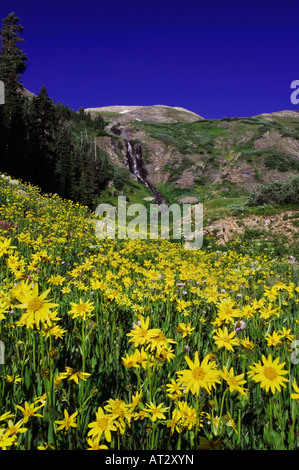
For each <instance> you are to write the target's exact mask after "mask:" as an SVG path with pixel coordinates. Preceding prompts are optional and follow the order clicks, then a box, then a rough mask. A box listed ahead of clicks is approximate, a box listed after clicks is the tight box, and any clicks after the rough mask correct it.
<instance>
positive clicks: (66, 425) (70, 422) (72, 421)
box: [55, 410, 78, 433]
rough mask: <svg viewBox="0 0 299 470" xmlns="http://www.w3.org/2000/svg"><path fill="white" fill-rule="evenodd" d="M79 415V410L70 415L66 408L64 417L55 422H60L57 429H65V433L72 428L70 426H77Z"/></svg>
mask: <svg viewBox="0 0 299 470" xmlns="http://www.w3.org/2000/svg"><path fill="white" fill-rule="evenodd" d="M77 415H78V411H76V412H75V413H73V414H72V415H71V416H69V414H68V411H67V410H64V419H62V420H58V421H55V424H58V425H59V426H58V428H57V429H56V431H61V429H64V430H65V431H64V432H65V433H66V432H67V431H68V430H69V429H70V428H76V427H77V424H76V417H77Z"/></svg>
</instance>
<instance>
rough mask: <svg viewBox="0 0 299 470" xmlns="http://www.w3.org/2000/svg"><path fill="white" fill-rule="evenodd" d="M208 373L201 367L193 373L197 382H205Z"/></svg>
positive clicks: (196, 368)
mask: <svg viewBox="0 0 299 470" xmlns="http://www.w3.org/2000/svg"><path fill="white" fill-rule="evenodd" d="M205 375H206V373H205V371H204V370H203V369H202V368H201V367H195V368H194V369H193V371H192V376H193V378H194V379H195V380H203V379H204V377H205Z"/></svg>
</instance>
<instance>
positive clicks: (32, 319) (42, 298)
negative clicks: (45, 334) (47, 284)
mask: <svg viewBox="0 0 299 470" xmlns="http://www.w3.org/2000/svg"><path fill="white" fill-rule="evenodd" d="M49 292H50V289H47V290H46V291H45V292H43V293H42V294H40V295H38V284H34V285H33V287H32V289H31V291H28V292H27V293H21V296H20V297H19V299H20V301H21V302H22V303H21V304H20V305H17V307H18V308H21V309H24V310H26V312H25V313H23V315H22V316H21V318H20V320H19V321H18V325H24V324H25V325H26V328H32V327H33V326H35V325H36V326H37V328H39V326H40V323H44V322H47V321H50V315H51V309H52V308H54V307H57V306H58V304H56V303H53V302H51V301H49V300H46V297H47V295H48V294H49ZM24 295H25V297H24Z"/></svg>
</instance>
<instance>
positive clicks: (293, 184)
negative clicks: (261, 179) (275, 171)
mask: <svg viewBox="0 0 299 470" xmlns="http://www.w3.org/2000/svg"><path fill="white" fill-rule="evenodd" d="M271 203H274V204H279V205H288V204H298V203H299V175H292V176H289V178H287V179H286V180H285V181H277V180H276V181H273V182H272V183H268V184H265V185H262V186H261V187H260V189H259V191H254V192H252V193H251V195H250V197H249V201H248V204H249V205H250V206H260V205H263V204H271Z"/></svg>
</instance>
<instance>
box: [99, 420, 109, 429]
mask: <svg viewBox="0 0 299 470" xmlns="http://www.w3.org/2000/svg"><path fill="white" fill-rule="evenodd" d="M97 423H98V426H99V428H100V429H106V428H107V425H108V420H107V418H98V419H97Z"/></svg>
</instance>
